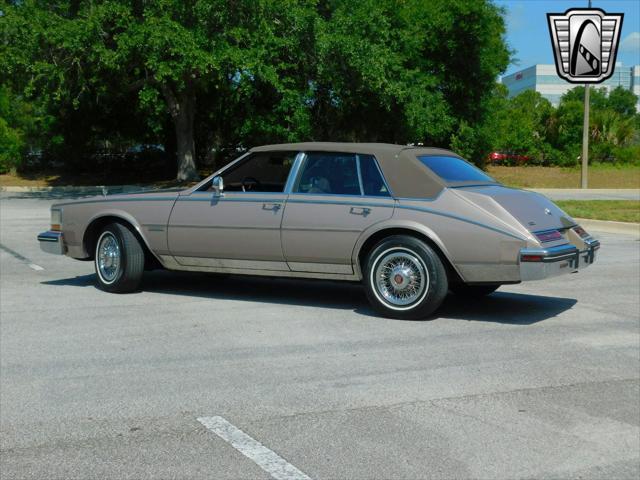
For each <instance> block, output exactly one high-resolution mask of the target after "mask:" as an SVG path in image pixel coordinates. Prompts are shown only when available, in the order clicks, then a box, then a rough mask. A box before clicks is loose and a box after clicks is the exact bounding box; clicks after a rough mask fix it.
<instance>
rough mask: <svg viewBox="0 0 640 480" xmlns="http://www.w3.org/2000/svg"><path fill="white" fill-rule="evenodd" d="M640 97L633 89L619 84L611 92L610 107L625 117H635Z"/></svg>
mask: <svg viewBox="0 0 640 480" xmlns="http://www.w3.org/2000/svg"><path fill="white" fill-rule="evenodd" d="M637 104H638V97H637V96H636V95H635V94H634V93H633V92H632V91H631V90H628V89H626V88H624V87H623V86H622V85H618V86H617V87H616V88H614V89H613V90H611V92H609V99H608V102H607V105H608V107H609V108H610V109H611V110H613V111H614V112H617V113H619V114H620V115H622V116H624V117H633V116H634V115H635V114H636V105H637Z"/></svg>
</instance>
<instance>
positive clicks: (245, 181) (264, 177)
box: [222, 152, 297, 192]
mask: <svg viewBox="0 0 640 480" xmlns="http://www.w3.org/2000/svg"><path fill="white" fill-rule="evenodd" d="M296 155H297V152H260V153H256V154H254V155H252V156H251V157H249V158H248V159H247V160H245V161H243V162H241V163H240V164H239V165H237V166H235V167H233V168H232V169H231V170H227V171H226V172H223V173H222V179H223V180H224V190H225V191H228V192H284V186H285V184H286V183H287V178H288V176H289V171H290V170H291V166H292V165H293V161H294V160H295V158H296Z"/></svg>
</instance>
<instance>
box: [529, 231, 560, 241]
mask: <svg viewBox="0 0 640 480" xmlns="http://www.w3.org/2000/svg"><path fill="white" fill-rule="evenodd" d="M535 235H536V238H537V239H538V240H539V241H540V243H548V242H555V241H556V240H562V239H563V238H564V237H563V236H562V234H561V233H560V232H559V231H558V230H549V231H547V232H540V233H536V234H535Z"/></svg>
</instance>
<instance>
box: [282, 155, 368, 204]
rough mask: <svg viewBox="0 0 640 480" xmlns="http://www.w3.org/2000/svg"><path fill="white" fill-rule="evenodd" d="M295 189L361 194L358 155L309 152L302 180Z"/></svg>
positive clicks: (301, 176) (296, 190)
mask: <svg viewBox="0 0 640 480" xmlns="http://www.w3.org/2000/svg"><path fill="white" fill-rule="evenodd" d="M294 191H295V192H298V193H312V194H313V193H332V194H335V195H361V192H360V182H359V180H358V167H357V166H356V155H355V154H353V153H331V152H310V153H307V157H306V159H305V162H304V165H303V167H302V172H301V174H300V180H299V181H298V185H297V186H296V188H295V189H294Z"/></svg>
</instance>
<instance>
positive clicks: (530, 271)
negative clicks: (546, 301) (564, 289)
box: [520, 239, 600, 282]
mask: <svg viewBox="0 0 640 480" xmlns="http://www.w3.org/2000/svg"><path fill="white" fill-rule="evenodd" d="M584 244H585V247H584V248H583V249H582V250H580V249H579V248H578V247H576V246H575V245H560V246H558V247H551V248H523V249H522V250H520V279H521V280H522V281H523V282H526V281H530V280H544V279H545V278H550V277H556V276H558V275H564V274H566V273H573V272H577V271H578V270H582V269H584V268H587V267H588V266H589V265H591V264H592V263H593V262H594V261H595V259H596V254H597V251H598V250H599V249H600V242H599V241H598V240H594V239H590V240H585V241H584Z"/></svg>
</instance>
